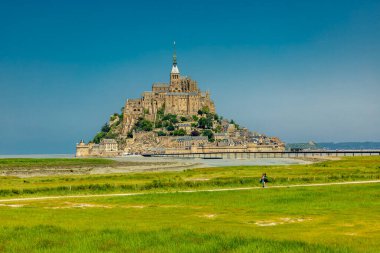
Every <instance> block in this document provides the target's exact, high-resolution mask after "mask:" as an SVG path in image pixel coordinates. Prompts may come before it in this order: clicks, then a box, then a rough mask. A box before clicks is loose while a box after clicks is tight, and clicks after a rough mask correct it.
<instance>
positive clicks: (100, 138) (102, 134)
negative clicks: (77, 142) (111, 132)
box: [92, 132, 107, 144]
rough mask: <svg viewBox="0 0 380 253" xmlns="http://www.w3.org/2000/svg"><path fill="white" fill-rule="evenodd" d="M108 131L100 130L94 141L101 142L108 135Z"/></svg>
mask: <svg viewBox="0 0 380 253" xmlns="http://www.w3.org/2000/svg"><path fill="white" fill-rule="evenodd" d="M106 134H107V133H105V132H99V133H97V134H96V135H95V137H94V139H93V140H92V142H93V143H96V144H99V143H100V141H101V140H102V139H103V138H104V137H105V136H106Z"/></svg>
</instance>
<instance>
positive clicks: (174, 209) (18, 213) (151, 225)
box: [0, 157, 380, 252]
mask: <svg viewBox="0 0 380 253" xmlns="http://www.w3.org/2000/svg"><path fill="white" fill-rule="evenodd" d="M262 172H266V173H267V174H268V175H269V177H270V179H271V183H270V186H269V187H268V188H265V189H261V188H258V189H252V190H236V191H222V192H191V193H184V192H179V191H180V190H181V189H199V190H201V189H217V188H221V187H223V188H229V187H236V186H240V187H241V186H258V185H259V183H258V178H259V177H260V175H261V173H262ZM379 176H380V158H379V157H361V158H345V159H342V160H338V161H326V162H322V163H316V164H310V165H291V166H265V167H255V166H252V167H229V168H207V169H195V170H186V171H183V172H157V173H131V174H125V175H107V176H105V175H101V176H99V175H96V176H65V177H45V178H28V180H30V182H29V183H25V182H23V180H24V179H18V178H2V179H1V181H0V182H1V189H5V190H6V189H17V190H19V191H20V192H19V193H18V194H16V193H11V194H6V195H5V196H3V197H1V199H2V200H6V199H8V200H9V199H10V198H14V197H15V195H16V196H17V197H33V196H41V195H53V194H54V195H56V194H58V195H64V194H66V193H67V192H65V190H62V191H60V190H57V189H56V188H57V187H59V185H61V186H62V185H63V186H65V185H66V184H67V183H68V182H69V183H70V184H71V185H75V184H76V183H77V184H78V185H103V184H109V185H114V186H115V187H114V188H112V187H111V188H104V189H90V188H86V189H83V190H80V189H76V190H72V191H71V192H70V195H75V194H93V193H110V192H130V190H131V189H124V190H123V189H122V188H120V187H116V186H118V185H128V184H129V183H130V182H129V181H132V183H130V184H131V185H138V186H140V185H141V186H146V185H150V184H153V182H156V183H154V185H156V187H153V188H151V189H145V188H143V187H141V188H138V187H137V188H135V189H134V191H135V192H141V193H145V194H144V195H137V196H124V197H121V196H117V197H116V196H113V197H112V196H108V197H90V196H88V197H85V198H70V199H69V198H65V197H64V196H63V197H62V198H61V199H49V200H23V201H15V200H13V201H7V202H0V252H379V249H380V220H379V217H380V184H379V183H374V184H355V185H331V186H317V187H298V188H297V187H295V188H271V186H273V185H292V184H295V183H301V184H309V183H313V182H319V181H321V182H342V181H355V180H377V179H379ZM178 177H179V178H180V179H178ZM67 178H68V179H69V180H72V181H66V180H65V179H67ZM176 178H177V179H176ZM44 179H45V180H52V181H42V180H44ZM205 179H208V180H205ZM240 180H243V181H240ZM158 181H159V182H160V183H158ZM169 182H177V184H169ZM179 182H191V183H189V184H182V183H181V184H180V183H179ZM4 183H5V184H4ZM33 187H36V188H37V189H38V188H41V187H46V188H47V189H49V190H46V191H45V192H43V191H42V192H40V191H36V192H35V193H24V192H23V190H25V189H30V188H33ZM157 192H169V193H166V194H159V193H157ZM19 195H20V196H19Z"/></svg>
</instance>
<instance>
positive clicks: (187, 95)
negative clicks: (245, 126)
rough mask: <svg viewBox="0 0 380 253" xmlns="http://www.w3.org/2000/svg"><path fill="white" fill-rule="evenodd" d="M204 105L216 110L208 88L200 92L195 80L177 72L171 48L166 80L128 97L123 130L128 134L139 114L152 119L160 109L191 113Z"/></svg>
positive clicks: (166, 111)
mask: <svg viewBox="0 0 380 253" xmlns="http://www.w3.org/2000/svg"><path fill="white" fill-rule="evenodd" d="M204 107H208V108H209V110H210V112H212V113H215V106H214V102H213V101H212V100H211V99H210V94H209V92H202V91H201V90H200V89H199V88H198V83H197V82H196V81H195V80H192V79H191V78H189V77H186V76H181V75H180V72H179V69H178V66H177V56H176V53H175V50H174V54H173V65H172V69H171V72H170V80H169V83H153V85H152V91H145V92H144V93H143V94H142V97H141V98H138V99H128V100H127V102H126V104H125V107H124V111H123V129H122V133H123V134H127V133H128V132H129V131H130V130H131V129H132V128H133V126H134V124H135V123H136V121H137V120H138V118H139V117H141V116H144V117H145V118H146V119H148V120H150V121H155V117H156V115H157V111H158V110H160V109H164V113H165V114H168V113H171V114H176V115H178V116H191V115H196V114H197V112H198V110H200V109H202V108H204Z"/></svg>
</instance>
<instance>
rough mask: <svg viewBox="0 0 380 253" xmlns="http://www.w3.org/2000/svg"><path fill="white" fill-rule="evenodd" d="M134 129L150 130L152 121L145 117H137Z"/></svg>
mask: <svg viewBox="0 0 380 253" xmlns="http://www.w3.org/2000/svg"><path fill="white" fill-rule="evenodd" d="M135 129H136V130H139V131H147V132H148V131H152V130H153V123H152V122H151V121H149V120H147V119H144V118H139V120H138V121H137V122H136V124H135Z"/></svg>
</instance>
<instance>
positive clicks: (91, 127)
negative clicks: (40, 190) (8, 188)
mask: <svg viewBox="0 0 380 253" xmlns="http://www.w3.org/2000/svg"><path fill="white" fill-rule="evenodd" d="M379 13H380V1H359V0H358V1H204V0H203V1H197V0H194V1H179V0H177V1H133V2H129V1H42V0H41V1H18V0H13V1H6V0H3V1H1V2H0V154H22V153H73V152H74V149H75V143H76V142H77V141H78V140H80V139H82V138H83V139H85V140H90V139H91V138H92V137H93V136H94V134H95V133H96V132H97V131H98V130H99V128H100V127H101V125H102V124H104V122H106V121H107V119H108V117H109V115H110V114H112V113H113V112H119V110H120V108H121V107H122V106H123V105H124V103H125V100H126V99H127V98H134V97H139V96H140V94H141V92H142V91H144V90H149V89H150V87H151V84H152V83H153V82H155V81H168V79H169V72H170V69H171V55H172V43H173V41H174V40H175V41H176V43H177V55H178V66H179V69H180V71H181V74H184V75H189V76H191V77H192V78H193V79H196V80H197V81H198V83H199V85H200V87H201V88H202V89H204V90H210V91H211V95H212V98H213V99H214V101H215V104H216V107H217V111H218V113H219V114H220V115H223V116H225V117H227V118H233V119H234V120H235V121H237V122H238V123H240V124H241V125H244V126H247V127H249V128H250V129H252V130H256V131H258V132H262V133H267V134H269V135H276V136H279V137H280V138H282V139H283V140H284V141H286V142H301V141H308V140H315V141H370V140H373V141H380V127H379V126H380V102H379V101H380V98H379V95H380V15H379Z"/></svg>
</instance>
